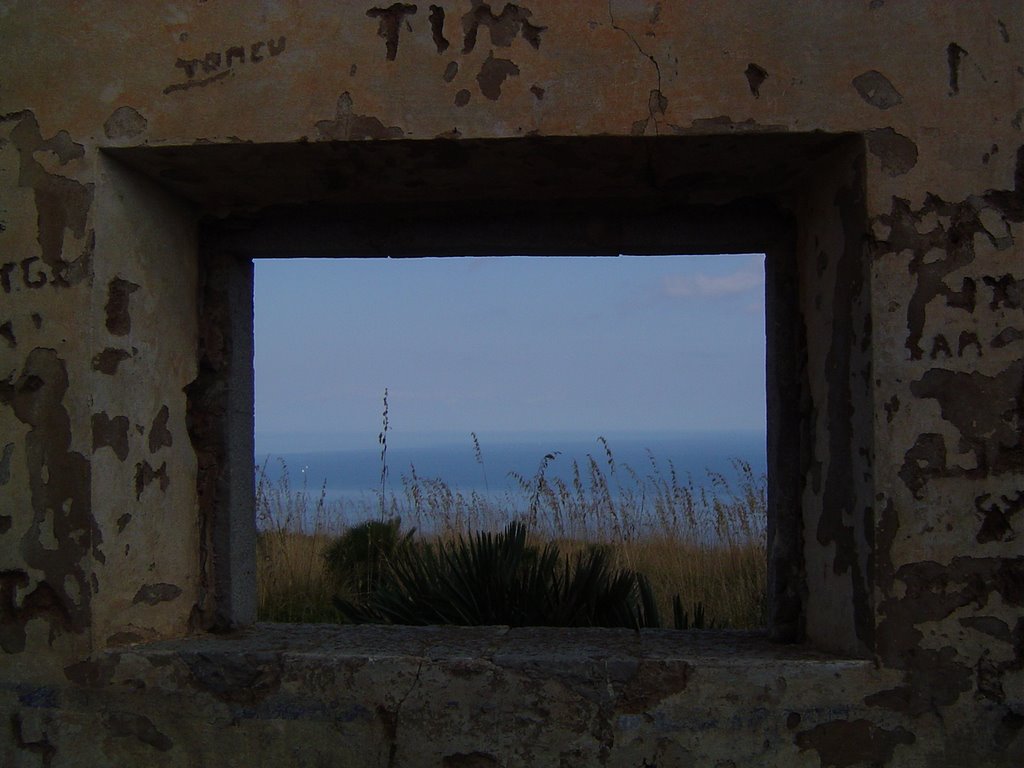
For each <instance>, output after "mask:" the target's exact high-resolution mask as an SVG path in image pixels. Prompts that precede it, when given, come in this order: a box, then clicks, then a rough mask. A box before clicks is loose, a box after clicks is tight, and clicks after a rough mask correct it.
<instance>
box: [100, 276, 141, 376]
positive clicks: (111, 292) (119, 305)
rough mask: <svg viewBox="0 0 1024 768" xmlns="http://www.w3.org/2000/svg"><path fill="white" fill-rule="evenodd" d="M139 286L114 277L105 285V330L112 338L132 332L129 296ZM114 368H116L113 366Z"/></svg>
mask: <svg viewBox="0 0 1024 768" xmlns="http://www.w3.org/2000/svg"><path fill="white" fill-rule="evenodd" d="M140 287H141V286H139V285H137V284H136V283H133V282H131V281H129V280H123V279H122V278H120V277H115V278H114V279H113V280H111V281H110V283H108V284H107V303H106V306H105V307H104V310H105V311H106V313H107V330H108V331H110V333H111V334H113V335H114V336H127V335H128V334H129V333H131V330H132V316H131V312H130V311H129V302H130V300H131V295H132V294H133V293H135V292H136V291H137V290H139V288H140ZM115 367H116V366H115Z"/></svg>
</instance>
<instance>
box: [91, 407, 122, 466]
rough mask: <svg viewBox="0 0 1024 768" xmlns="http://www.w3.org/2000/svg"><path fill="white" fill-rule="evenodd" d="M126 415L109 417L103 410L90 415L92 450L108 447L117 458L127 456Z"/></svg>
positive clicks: (94, 451)
mask: <svg viewBox="0 0 1024 768" xmlns="http://www.w3.org/2000/svg"><path fill="white" fill-rule="evenodd" d="M128 426H129V422H128V417H127V416H115V417H114V418H110V417H109V416H107V414H106V412H105V411H100V412H99V413H94V414H93V415H92V452H93V453H96V451H98V450H99V449H100V448H105V447H109V448H111V449H112V450H113V451H114V455H115V456H117V458H118V459H120V460H121V461H124V460H125V459H127V458H128Z"/></svg>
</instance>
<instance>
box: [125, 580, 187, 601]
mask: <svg viewBox="0 0 1024 768" xmlns="http://www.w3.org/2000/svg"><path fill="white" fill-rule="evenodd" d="M180 595H181V587H179V586H178V585H177V584H167V583H165V582H161V583H159V584H143V585H142V586H141V587H139V590H138V591H137V592H136V593H135V597H133V598H132V604H133V605H137V604H138V603H145V604H146V605H156V604H158V603H166V602H170V601H171V600H175V599H177V598H178V597H179V596H180Z"/></svg>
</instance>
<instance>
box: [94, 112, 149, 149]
mask: <svg viewBox="0 0 1024 768" xmlns="http://www.w3.org/2000/svg"><path fill="white" fill-rule="evenodd" d="M148 126H149V121H148V120H146V118H145V117H143V116H142V114H141V113H140V112H139V111H138V110H137V109H135V108H134V107H127V106H125V107H118V108H117V109H115V110H114V111H113V112H112V113H111V115H110V117H108V118H107V121H106V122H105V123H103V133H104V134H105V135H106V137H107V138H108V139H110V140H111V141H119V140H122V139H134V138H137V137H138V136H141V135H142V134H143V133H145V132H146V128H147V127H148Z"/></svg>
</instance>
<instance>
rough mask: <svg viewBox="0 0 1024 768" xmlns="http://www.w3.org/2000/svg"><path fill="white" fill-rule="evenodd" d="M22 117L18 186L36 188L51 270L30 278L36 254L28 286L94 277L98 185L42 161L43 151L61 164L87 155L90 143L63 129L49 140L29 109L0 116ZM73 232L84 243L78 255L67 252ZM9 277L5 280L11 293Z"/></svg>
mask: <svg viewBox="0 0 1024 768" xmlns="http://www.w3.org/2000/svg"><path fill="white" fill-rule="evenodd" d="M7 120H17V121H18V123H17V125H16V126H15V127H14V129H13V130H12V131H11V134H10V135H11V142H12V144H13V145H14V147H15V148H16V149H17V151H18V162H19V164H18V186H19V187H23V188H27V189H31V190H32V191H33V194H34V196H35V204H36V214H37V224H38V237H37V239H38V243H39V248H40V258H41V259H42V261H43V263H44V264H45V265H46V266H47V267H49V272H48V273H46V272H40V273H39V274H38V276H36V277H33V278H31V279H30V278H29V277H28V270H29V268H30V266H31V264H32V263H33V262H34V261H36V257H29V258H26V259H23V260H22V261H21V266H22V270H23V272H24V273H25V285H26V286H27V287H32V288H37V287H42V286H43V285H46V284H47V283H48V282H49V283H52V284H53V285H55V286H58V287H67V286H71V285H75V284H76V283H79V282H81V281H82V280H84V279H85V278H87V277H88V276H89V272H90V270H91V266H92V249H93V245H94V240H93V235H92V233H91V232H90V231H89V230H87V222H88V216H89V209H90V207H91V206H92V200H93V188H94V185H93V184H91V183H90V184H82V183H80V182H78V181H76V180H75V179H72V178H68V177H67V176H61V175H58V174H53V173H49V172H47V170H46V169H45V168H44V167H43V165H42V164H41V163H40V162H39V161H38V160H37V159H36V154H37V153H40V152H52V153H53V154H54V155H55V156H56V157H57V160H58V162H59V163H60V165H62V166H64V165H67V164H68V163H70V162H71V161H72V160H77V159H79V158H82V157H84V155H85V147H84V145H82V144H79V143H76V142H75V141H73V140H72V139H71V137H70V135H69V134H68V133H67V131H59V132H58V133H56V134H55V135H54V136H52V137H50V138H49V139H43V136H42V134H41V133H40V130H39V123H38V121H37V120H36V117H35V115H34V114H33V113H32V112H30V111H28V110H25V111H24V112H18V113H15V114H14V115H7V116H3V117H2V118H0V121H7ZM68 232H70V233H71V235H72V236H73V237H75V238H77V239H78V240H79V241H80V242H81V243H82V250H81V251H80V253H79V254H77V255H76V256H74V257H73V258H70V259H67V258H65V254H64V245H65V234H66V233H68ZM8 285H9V278H8V279H7V280H5V281H4V290H5V291H8V290H9V289H8Z"/></svg>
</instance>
